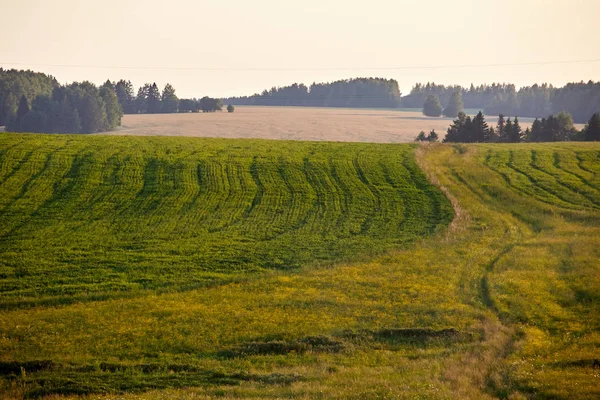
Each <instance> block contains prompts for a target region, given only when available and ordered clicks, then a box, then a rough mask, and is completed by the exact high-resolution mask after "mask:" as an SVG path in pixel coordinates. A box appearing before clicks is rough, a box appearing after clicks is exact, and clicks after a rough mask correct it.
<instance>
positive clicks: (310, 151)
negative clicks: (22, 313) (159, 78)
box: [0, 135, 452, 304]
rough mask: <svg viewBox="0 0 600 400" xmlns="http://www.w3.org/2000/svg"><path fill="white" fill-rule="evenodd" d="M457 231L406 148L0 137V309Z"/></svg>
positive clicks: (353, 253) (362, 252)
mask: <svg viewBox="0 0 600 400" xmlns="http://www.w3.org/2000/svg"><path fill="white" fill-rule="evenodd" d="M451 218H452V211H451V207H450V204H449V203H448V201H447V200H446V199H445V198H444V197H443V195H442V194H441V193H440V192H439V191H437V189H434V188H433V187H432V186H430V185H429V184H428V183H427V182H426V179H425V176H424V175H423V173H422V172H421V171H420V170H419V169H418V168H417V166H416V164H415V161H414V158H413V149H412V147H410V146H406V145H405V146H398V145H376V144H335V143H298V142H296V143H294V142H262V141H242V140H232V141H223V140H205V139H202V140H194V139H168V138H162V139H161V138H151V139H150V138H137V139H136V138H117V137H110V138H109V137H68V136H34V135H3V136H2V137H1V139H0V221H1V222H2V223H1V224H0V299H1V300H0V301H4V302H9V301H12V302H13V303H14V301H16V300H15V299H17V298H18V301H21V300H27V299H28V298H34V297H35V298H38V299H39V298H45V297H48V298H54V297H57V296H58V297H60V296H64V295H81V294H84V293H86V294H89V293H103V292H111V293H119V292H127V291H131V290H137V289H159V288H168V287H172V288H184V287H194V286H198V285H203V284H206V283H207V282H208V283H210V282H211V281H212V280H214V279H222V278H223V277H224V276H225V277H226V276H228V275H230V274H231V273H233V272H244V271H245V272H248V271H256V270H263V269H270V268H276V269H290V268H298V267H300V266H302V265H309V264H320V263H330V262H333V261H336V260H343V259H348V258H356V257H361V256H367V255H372V254H376V253H380V252H382V251H384V250H386V249H389V248H393V247H394V246H398V245H401V244H402V243H405V242H407V241H411V240H413V239H415V238H416V237H419V236H421V235H424V234H428V233H431V232H433V231H434V230H435V229H436V228H437V227H438V226H440V225H444V224H446V223H448V222H449V220H450V219H451ZM18 301H17V302H18ZM11 304H12V303H11Z"/></svg>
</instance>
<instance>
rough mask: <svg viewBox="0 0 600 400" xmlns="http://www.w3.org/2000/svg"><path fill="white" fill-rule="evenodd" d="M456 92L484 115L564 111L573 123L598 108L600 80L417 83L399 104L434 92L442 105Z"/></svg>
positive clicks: (419, 103) (412, 104) (415, 104)
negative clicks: (466, 85) (523, 83)
mask: <svg viewBox="0 0 600 400" xmlns="http://www.w3.org/2000/svg"><path fill="white" fill-rule="evenodd" d="M455 93H459V94H460V95H461V96H462V99H463V102H464V107H465V108H475V109H480V110H483V112H484V113H485V114H486V115H499V114H504V115H513V116H514V115H518V116H520V117H527V118H541V117H544V116H546V115H549V114H557V113H559V112H561V111H566V112H568V113H569V114H571V115H572V116H573V120H574V121H575V123H585V122H587V121H588V119H589V118H590V116H591V115H593V114H594V113H597V112H599V111H600V82H593V81H589V82H587V83H584V82H578V83H569V84H567V85H565V86H564V87H561V88H557V87H554V86H552V85H549V84H546V83H544V84H541V85H538V84H535V85H533V86H526V87H522V88H520V89H519V90H517V89H516V87H515V85H513V84H505V83H493V84H491V85H479V86H474V85H471V86H470V87H469V88H468V89H467V88H464V87H461V86H457V85H455V86H444V85H437V84H435V83H427V84H420V83H418V84H416V85H415V86H414V87H413V89H412V90H411V92H410V94H408V95H407V96H404V97H402V106H403V107H406V108H421V107H423V104H424V102H425V101H426V99H427V97H428V96H429V95H433V96H437V97H438V99H439V101H440V103H441V104H442V105H443V106H445V105H446V104H448V103H449V102H450V101H451V98H452V96H453V95H454V94H455Z"/></svg>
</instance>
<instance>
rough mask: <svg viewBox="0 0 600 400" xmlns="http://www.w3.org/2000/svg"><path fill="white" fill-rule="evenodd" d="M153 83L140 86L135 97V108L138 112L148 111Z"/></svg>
mask: <svg viewBox="0 0 600 400" xmlns="http://www.w3.org/2000/svg"><path fill="white" fill-rule="evenodd" d="M151 87H152V85H150V84H149V83H147V84H145V85H144V86H142V87H140V88H139V89H138V92H137V96H136V97H135V109H136V113H140V114H145V113H147V112H148V93H149V92H150V88H151Z"/></svg>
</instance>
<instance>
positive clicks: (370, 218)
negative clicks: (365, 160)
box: [352, 153, 381, 235]
mask: <svg viewBox="0 0 600 400" xmlns="http://www.w3.org/2000/svg"><path fill="white" fill-rule="evenodd" d="M359 154H360V153H357V154H356V155H355V156H354V158H353V159H352V164H353V165H354V170H355V171H356V175H357V176H358V179H359V180H360V181H361V182H362V183H363V185H365V186H366V187H367V189H369V191H370V192H371V195H372V197H373V199H375V204H376V205H375V207H373V211H371V212H369V213H367V216H366V218H365V222H363V223H362V224H361V226H360V233H361V234H363V235H364V234H365V233H367V232H369V230H370V229H371V227H372V226H373V222H374V220H375V216H376V215H377V211H379V210H380V209H381V199H380V198H379V195H380V193H379V190H377V188H376V187H375V186H373V185H372V184H371V182H369V180H368V179H367V177H366V175H365V172H364V171H363V169H362V168H361V166H360V162H359V160H358V155H359Z"/></svg>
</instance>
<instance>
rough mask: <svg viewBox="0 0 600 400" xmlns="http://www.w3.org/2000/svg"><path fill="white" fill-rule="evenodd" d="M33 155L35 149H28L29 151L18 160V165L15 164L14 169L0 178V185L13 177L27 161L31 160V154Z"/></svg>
mask: <svg viewBox="0 0 600 400" xmlns="http://www.w3.org/2000/svg"><path fill="white" fill-rule="evenodd" d="M32 155H33V151H28V152H27V153H25V155H24V156H23V157H22V158H21V159H20V160H19V161H18V162H17V165H15V166H14V167H13V168H12V170H11V171H10V172H9V173H8V174H7V175H6V176H5V177H4V178H2V179H1V180H0V185H3V184H4V183H5V182H6V181H8V180H9V179H10V178H12V177H13V176H14V175H15V174H16V173H17V172H18V171H19V170H20V169H21V167H22V166H23V164H25V163H27V162H28V161H29V159H30V158H31V156H32Z"/></svg>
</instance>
